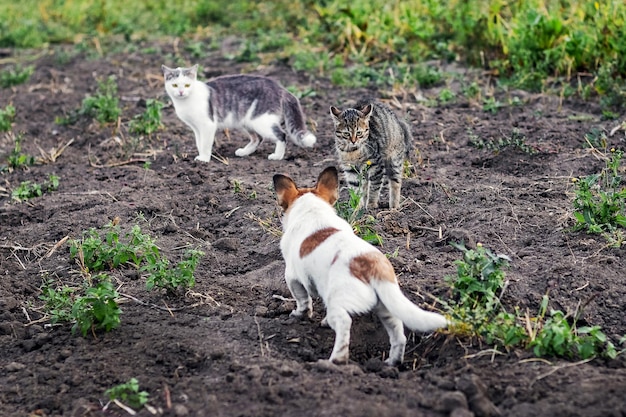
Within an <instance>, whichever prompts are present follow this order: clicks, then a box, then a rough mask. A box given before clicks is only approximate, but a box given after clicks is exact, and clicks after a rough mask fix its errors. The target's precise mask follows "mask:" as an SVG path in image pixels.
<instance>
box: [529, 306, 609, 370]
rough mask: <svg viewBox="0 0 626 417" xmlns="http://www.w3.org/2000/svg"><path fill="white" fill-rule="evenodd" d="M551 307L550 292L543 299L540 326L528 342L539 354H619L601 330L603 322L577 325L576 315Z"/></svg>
mask: <svg viewBox="0 0 626 417" xmlns="http://www.w3.org/2000/svg"><path fill="white" fill-rule="evenodd" d="M547 309H548V296H547V295H546V296H544V297H543V299H542V302H541V306H540V310H539V316H538V320H537V321H538V326H539V330H536V331H535V332H534V337H531V340H530V342H529V344H528V346H529V347H530V348H532V349H533V353H534V354H535V356H539V357H542V356H559V357H565V358H573V357H575V356H578V357H580V358H582V359H588V358H591V357H594V356H605V357H608V358H615V357H616V356H617V355H618V352H617V350H616V349H615V345H613V343H612V342H611V341H609V340H608V339H607V337H606V335H605V334H604V333H603V332H602V331H601V328H600V326H585V327H577V326H576V320H575V318H570V317H568V316H567V315H566V314H564V313H563V312H562V311H560V310H550V317H548V318H545V319H544V317H545V315H546V311H547Z"/></svg>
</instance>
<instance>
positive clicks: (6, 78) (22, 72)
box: [0, 65, 35, 88]
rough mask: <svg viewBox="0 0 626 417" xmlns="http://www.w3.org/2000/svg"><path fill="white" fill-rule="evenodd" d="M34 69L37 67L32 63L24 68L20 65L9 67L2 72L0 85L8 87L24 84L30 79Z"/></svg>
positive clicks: (0, 73)
mask: <svg viewBox="0 0 626 417" xmlns="http://www.w3.org/2000/svg"><path fill="white" fill-rule="evenodd" d="M34 70H35V67H33V66H32V65H31V66H28V67H24V68H22V67H21V66H19V65H16V66H12V67H8V68H6V69H4V70H2V72H0V87H1V88H8V87H13V86H15V85H20V84H23V83H25V82H26V81H28V79H29V78H30V76H31V75H32V74H33V71H34Z"/></svg>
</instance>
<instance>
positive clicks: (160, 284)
mask: <svg viewBox="0 0 626 417" xmlns="http://www.w3.org/2000/svg"><path fill="white" fill-rule="evenodd" d="M103 237H104V239H103ZM103 237H101V233H100V232H99V231H98V230H96V229H94V228H92V229H90V230H88V231H87V232H84V233H83V237H82V238H81V239H80V240H70V242H69V245H70V257H71V258H72V259H78V260H79V262H80V264H81V268H82V269H83V271H85V272H86V273H89V272H93V271H102V270H107V269H115V268H118V267H122V266H126V265H130V266H132V267H134V268H137V269H139V270H140V271H141V272H146V273H147V274H148V277H147V279H146V287H147V288H148V289H152V288H154V287H157V288H164V289H166V290H167V291H168V292H170V293H173V292H175V290H177V289H178V288H179V287H182V288H191V287H193V285H194V284H195V279H194V276H193V273H194V271H195V269H196V266H197V265H198V262H199V260H200V258H201V257H202V256H203V255H204V253H203V252H201V251H199V250H195V249H194V250H189V251H187V253H186V254H185V257H184V259H183V260H182V261H181V262H179V263H178V264H176V266H174V267H173V268H172V267H170V261H169V260H168V259H167V258H165V257H163V256H161V254H160V252H159V248H158V246H157V245H156V243H155V242H154V239H152V237H150V236H149V235H147V234H144V233H142V232H141V228H140V227H139V225H134V226H133V227H132V229H131V231H130V232H128V233H126V234H125V235H124V236H123V238H122V233H121V230H120V227H119V225H117V224H115V225H114V224H112V223H109V224H107V225H106V226H105V227H104V233H103Z"/></svg>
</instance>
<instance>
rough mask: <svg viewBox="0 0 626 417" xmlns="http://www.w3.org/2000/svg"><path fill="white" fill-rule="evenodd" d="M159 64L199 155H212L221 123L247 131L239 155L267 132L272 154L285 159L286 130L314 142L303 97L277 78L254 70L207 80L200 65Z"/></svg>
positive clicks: (300, 140) (297, 140) (310, 143)
mask: <svg viewBox="0 0 626 417" xmlns="http://www.w3.org/2000/svg"><path fill="white" fill-rule="evenodd" d="M161 69H162V70H163V75H164V76H165V91H167V94H168V95H169V96H170V98H171V99H172V102H173V103H174V109H176V115H177V116H178V117H179V118H180V120H182V121H183V122H185V123H186V124H187V125H188V126H189V127H190V128H191V130H193V133H194V135H195V137H196V146H197V148H198V156H196V159H197V160H199V161H204V162H209V161H210V160H211V150H212V148H213V142H214V139H215V133H216V131H217V129H228V128H233V129H237V128H238V129H241V130H243V131H245V132H246V133H247V134H248V136H249V137H250V142H249V143H248V144H247V145H246V146H244V147H243V148H240V149H237V151H235V155H237V156H248V155H250V154H251V153H253V152H254V151H255V150H256V149H257V147H258V146H259V144H260V143H261V141H262V140H263V139H265V138H269V139H271V140H273V141H274V142H276V148H275V150H274V153H272V154H270V155H269V156H268V159H271V160H280V159H283V157H284V156H285V130H286V131H287V135H288V136H289V137H290V138H291V140H292V141H293V142H294V143H296V144H297V145H299V146H302V147H311V146H313V144H315V141H316V138H315V136H314V135H313V134H312V133H311V132H309V131H308V130H307V128H306V124H305V117H304V114H303V112H302V108H301V107H300V102H299V101H298V99H297V98H296V97H295V96H294V95H293V94H291V93H290V92H288V91H287V90H285V89H284V88H283V87H281V86H280V85H279V84H278V83H277V82H276V81H273V80H271V79H269V78H267V77H263V76H256V75H225V76H221V77H217V78H214V79H212V80H210V81H208V82H206V83H204V82H202V81H199V80H198V79H197V73H198V65H194V66H193V67H191V68H175V69H174V68H168V67H166V66H165V65H162V66H161ZM282 124H284V126H285V128H286V129H283V128H282V127H281V125H282Z"/></svg>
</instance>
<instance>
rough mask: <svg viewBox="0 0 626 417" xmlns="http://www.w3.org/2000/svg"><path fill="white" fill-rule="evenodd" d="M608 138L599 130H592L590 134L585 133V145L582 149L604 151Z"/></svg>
mask: <svg viewBox="0 0 626 417" xmlns="http://www.w3.org/2000/svg"><path fill="white" fill-rule="evenodd" d="M607 145H608V138H607V137H606V133H605V132H603V131H601V130H600V129H596V128H593V129H591V131H590V132H588V133H585V143H583V147H591V148H596V149H606V147H607Z"/></svg>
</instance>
